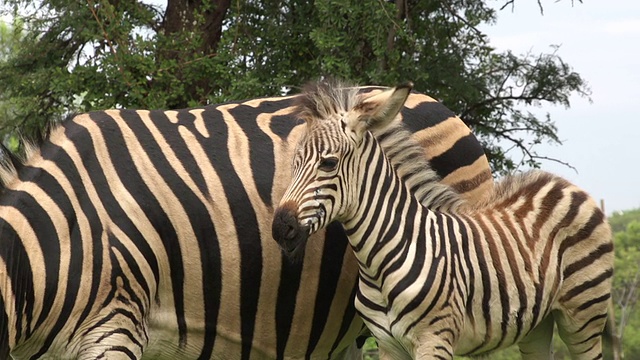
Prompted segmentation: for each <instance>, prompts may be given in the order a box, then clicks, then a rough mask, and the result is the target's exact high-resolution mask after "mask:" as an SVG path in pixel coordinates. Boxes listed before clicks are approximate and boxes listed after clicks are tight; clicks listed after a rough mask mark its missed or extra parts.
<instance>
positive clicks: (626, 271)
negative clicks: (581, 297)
mask: <svg viewBox="0 0 640 360" xmlns="http://www.w3.org/2000/svg"><path fill="white" fill-rule="evenodd" d="M614 218H615V219H614ZM621 219H626V221H627V223H626V224H625V223H624V222H622V221H620V220H621ZM611 220H614V221H611V224H612V226H613V225H614V224H615V225H616V226H623V225H624V226H625V227H624V230H621V231H617V232H616V233H615V235H614V241H615V254H616V260H615V261H616V262H615V275H614V297H613V298H614V303H615V304H616V312H617V319H616V321H617V325H618V330H617V332H618V336H619V337H620V339H621V341H622V348H623V352H624V355H625V357H626V358H628V359H635V358H638V357H640V331H639V330H640V314H638V311H637V310H636V308H637V305H638V299H639V295H640V248H639V247H638V244H640V209H636V210H630V211H628V212H627V211H625V212H621V213H617V214H614V215H613V216H612V217H611Z"/></svg>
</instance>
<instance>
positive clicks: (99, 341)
mask: <svg viewBox="0 0 640 360" xmlns="http://www.w3.org/2000/svg"><path fill="white" fill-rule="evenodd" d="M144 346H145V344H142V343H140V341H138V340H136V339H135V336H133V334H132V333H131V331H129V330H127V329H113V330H110V331H104V332H103V333H101V334H100V333H96V334H88V336H87V337H86V341H84V342H83V344H82V347H81V350H80V351H79V352H78V357H77V359H78V360H89V359H109V360H120V359H128V360H129V359H141V358H142V353H143V350H144Z"/></svg>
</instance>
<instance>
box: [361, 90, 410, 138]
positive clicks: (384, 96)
mask: <svg viewBox="0 0 640 360" xmlns="http://www.w3.org/2000/svg"><path fill="white" fill-rule="evenodd" d="M412 88H413V84H412V83H410V82H409V83H406V84H402V85H398V86H396V87H395V88H393V89H389V90H385V91H383V92H381V93H379V94H376V95H373V96H371V97H368V98H366V99H364V100H363V101H362V102H361V103H360V104H358V105H357V106H355V107H354V108H353V110H352V111H353V114H352V116H350V119H351V121H349V122H350V124H348V126H349V127H351V129H352V130H353V131H354V132H355V133H356V134H357V135H358V136H362V135H363V134H364V132H365V131H368V130H376V129H382V128H385V127H387V126H388V125H389V124H391V123H392V122H393V120H394V119H395V118H396V116H397V115H398V113H399V112H400V110H402V107H403V106H404V103H405V101H407V97H408V96H409V93H410V92H411V89H412Z"/></svg>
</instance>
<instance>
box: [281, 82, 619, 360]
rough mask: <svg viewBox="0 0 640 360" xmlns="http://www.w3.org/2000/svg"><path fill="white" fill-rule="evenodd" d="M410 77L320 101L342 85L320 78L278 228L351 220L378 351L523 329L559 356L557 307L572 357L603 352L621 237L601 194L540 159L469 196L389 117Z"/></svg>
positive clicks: (502, 339) (536, 354)
mask: <svg viewBox="0 0 640 360" xmlns="http://www.w3.org/2000/svg"><path fill="white" fill-rule="evenodd" d="M409 89H410V87H409V86H404V87H398V88H396V89H392V90H388V91H386V92H384V93H382V94H379V95H377V96H375V97H372V98H369V99H364V100H361V101H360V102H357V101H356V102H355V103H353V102H343V103H338V104H331V105H327V104H323V105H322V106H319V105H318V103H319V101H317V99H318V98H319V97H318V95H317V94H318V93H322V92H334V91H335V92H342V91H343V90H342V89H341V88H337V89H334V88H332V85H331V84H326V83H322V84H319V85H317V87H315V88H312V89H311V90H310V91H309V92H308V93H307V94H306V95H305V96H306V100H304V101H302V102H301V105H300V107H301V111H300V116H301V117H303V118H305V120H306V121H307V130H306V132H305V134H304V135H303V136H302V137H301V139H300V141H299V143H298V151H297V153H296V156H297V158H296V159H295V160H294V169H293V180H292V183H291V185H290V186H289V188H288V189H287V191H286V192H285V195H284V196H283V198H282V200H281V202H280V205H279V207H278V208H277V209H276V212H275V217H274V222H273V224H272V232H273V235H274V238H275V239H276V240H277V241H278V243H279V244H280V245H281V247H283V249H285V250H286V249H291V248H296V247H297V246H298V245H297V244H298V243H302V244H305V243H307V242H308V243H309V244H311V241H312V240H307V237H308V236H309V235H310V234H313V233H314V232H315V231H316V230H317V229H320V228H322V227H323V226H324V224H327V223H330V222H332V221H334V220H337V221H340V222H341V223H342V224H343V226H344V228H345V231H346V234H347V236H348V238H349V242H350V244H351V247H352V249H353V252H354V254H355V256H356V258H357V261H358V264H359V267H360V271H359V283H358V290H357V293H356V297H355V305H356V309H358V311H359V313H360V315H361V316H362V317H363V319H364V320H365V323H366V324H367V326H368V328H369V329H370V330H371V332H372V333H373V334H374V336H376V338H377V339H378V343H379V345H380V352H381V359H403V358H415V359H452V358H453V355H454V353H455V354H459V355H481V354H487V353H490V352H492V351H494V350H496V349H500V348H504V347H507V346H510V345H512V344H515V343H519V345H520V350H521V353H522V356H523V358H524V359H540V358H549V356H550V353H551V337H552V334H553V326H554V321H555V323H556V324H557V325H558V329H559V332H560V335H561V337H562V339H563V340H564V342H565V344H566V345H567V347H568V348H569V351H570V352H571V353H572V355H573V357H574V358H575V359H601V358H602V349H601V334H602V330H603V327H604V325H605V321H606V318H607V312H608V301H609V299H610V296H611V282H612V275H613V245H612V239H611V232H610V229H609V226H608V224H607V222H606V219H605V216H604V214H603V213H602V211H601V210H600V209H599V207H598V206H597V204H596V202H595V201H594V200H593V199H592V198H590V197H589V196H588V195H587V194H586V193H585V192H584V191H583V190H581V189H579V188H577V187H576V186H574V185H572V184H570V183H569V182H567V181H566V180H564V179H561V178H559V177H557V176H554V175H551V174H548V173H544V172H539V171H536V172H530V173H526V174H521V175H517V176H512V177H509V178H506V179H505V180H503V181H502V182H501V183H500V184H498V186H497V188H496V189H495V191H494V192H493V194H492V195H491V196H490V197H489V198H487V199H485V200H484V201H482V202H481V203H480V204H478V205H475V206H471V207H469V206H465V203H464V202H462V201H461V199H459V198H458V195H456V194H455V193H454V192H452V191H451V190H450V189H449V188H447V187H446V186H443V185H441V184H439V183H438V182H437V177H434V176H433V171H430V170H429V169H428V167H427V166H422V165H421V166H418V167H415V166H413V167H412V166H411V165H412V163H413V161H419V159H415V160H411V161H408V160H407V157H411V155H410V154H412V153H413V152H415V151H416V150H417V149H419V148H418V145H417V144H416V143H415V142H414V141H412V140H411V139H410V136H409V133H408V132H407V131H406V130H404V129H403V127H402V126H401V125H399V124H392V123H393V122H394V118H395V117H396V114H397V112H398V111H399V110H400V109H401V107H402V104H404V101H405V99H406V97H407V96H408V94H409ZM331 98H332V99H341V98H343V97H342V96H333V97H331ZM322 109H336V110H334V111H322ZM371 131H373V133H372V132H371ZM390 139H391V140H390ZM327 159H330V161H327ZM443 204H445V206H443Z"/></svg>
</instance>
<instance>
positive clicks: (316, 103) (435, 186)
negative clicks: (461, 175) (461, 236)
mask: <svg viewBox="0 0 640 360" xmlns="http://www.w3.org/2000/svg"><path fill="white" fill-rule="evenodd" d="M367 97H368V95H367V94H362V93H360V92H359V88H357V87H355V86H353V85H350V84H346V83H344V82H340V81H337V80H324V81H319V82H314V83H311V84H308V85H307V86H305V87H304V91H303V93H302V94H301V95H300V96H299V97H298V98H297V114H298V116H299V117H300V118H302V119H305V120H307V124H308V125H309V126H313V123H315V122H320V121H325V120H326V119H332V118H335V116H334V115H337V114H341V113H345V112H348V111H350V110H352V109H354V108H356V107H357V106H358V105H360V104H362V103H363V101H364V100H365V99H366V98H367ZM373 135H374V136H375V138H376V139H377V141H378V142H379V143H380V145H381V146H382V149H383V151H384V153H385V154H386V156H387V158H388V159H389V162H390V163H391V165H392V166H393V168H394V169H395V170H396V172H397V173H398V175H399V176H400V178H401V179H402V180H403V181H404V182H405V183H406V184H407V186H408V187H409V189H411V191H412V193H413V194H414V195H415V196H416V198H417V199H418V200H419V201H420V202H421V203H422V204H423V205H424V206H426V207H429V208H431V209H434V210H451V209H457V208H459V207H461V206H462V205H463V204H465V203H466V202H465V200H464V199H463V198H462V196H461V195H460V194H458V193H457V192H456V191H455V190H453V188H451V187H450V186H449V185H445V184H443V183H442V182H440V180H442V179H441V178H440V176H438V174H437V173H436V171H435V170H433V168H432V167H431V165H430V164H429V161H428V160H427V158H426V153H425V151H424V149H423V148H422V146H420V144H419V143H418V142H417V141H415V140H414V139H413V137H412V136H411V133H410V132H409V131H408V130H407V129H406V128H405V126H404V125H403V123H402V122H401V121H398V120H396V121H394V122H393V123H392V124H391V125H389V126H387V127H386V128H384V129H380V130H376V131H375V132H373Z"/></svg>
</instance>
